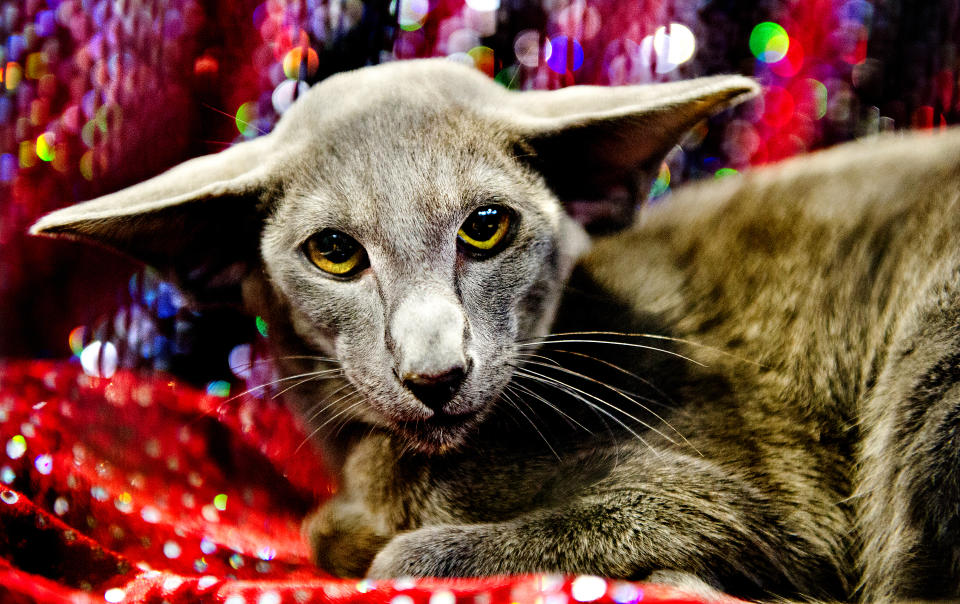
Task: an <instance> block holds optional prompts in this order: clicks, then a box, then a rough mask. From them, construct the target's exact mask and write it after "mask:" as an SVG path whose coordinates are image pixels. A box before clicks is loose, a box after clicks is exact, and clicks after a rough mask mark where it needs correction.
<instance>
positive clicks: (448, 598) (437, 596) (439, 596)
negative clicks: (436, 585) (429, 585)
mask: <svg viewBox="0 0 960 604" xmlns="http://www.w3.org/2000/svg"><path fill="white" fill-rule="evenodd" d="M456 603H457V598H456V596H454V595H453V592H452V591H450V590H448V589H444V590H441V591H438V592H434V594H433V595H432V596H430V604H456Z"/></svg>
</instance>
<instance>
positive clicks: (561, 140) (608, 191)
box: [509, 75, 760, 231]
mask: <svg viewBox="0 0 960 604" xmlns="http://www.w3.org/2000/svg"><path fill="white" fill-rule="evenodd" d="M759 90H760V87H759V85H758V84H757V83H756V82H755V81H754V80H751V79H750V78H746V77H743V76H739V75H722V76H712V77H705V78H698V79H694V80H684V81H680V82H669V83H663V84H647V85H639V86H617V87H602V86H571V87H569V88H562V89H559V90H552V91H537V92H517V93H511V94H510V95H509V98H510V102H511V106H510V110H511V114H512V115H511V117H510V118H509V121H510V124H511V125H510V128H511V130H512V131H513V133H514V135H515V137H516V140H517V143H516V147H515V154H516V155H517V157H518V158H519V159H521V160H522V161H524V162H525V163H527V164H529V165H531V166H533V167H534V168H535V169H536V170H537V171H539V172H540V173H541V174H543V176H544V178H545V179H546V181H547V184H548V186H550V188H551V189H552V190H553V191H554V193H556V195H557V196H558V197H559V198H560V200H561V201H563V202H565V203H568V204H577V205H580V204H578V202H591V203H598V202H599V203H603V204H606V206H607V207H608V209H609V207H610V206H611V204H612V205H613V206H614V208H613V211H612V212H611V211H607V212H601V213H600V215H601V216H604V217H605V218H606V219H607V223H606V224H596V223H594V224H592V225H590V224H588V225H587V226H588V228H590V227H591V226H592V227H593V229H591V230H593V231H599V230H612V229H614V228H618V227H622V226H626V224H623V223H629V221H630V220H632V217H633V215H634V210H635V208H636V206H637V205H638V204H640V203H641V202H643V200H644V199H645V198H646V196H647V194H648V193H649V191H650V187H651V185H652V184H653V181H654V180H655V179H656V177H657V174H658V172H659V170H660V165H661V162H662V161H663V159H664V158H665V157H666V155H667V153H669V151H670V149H672V148H673V147H674V146H675V145H676V144H677V143H678V142H679V141H680V140H681V138H682V137H683V135H684V134H685V133H686V132H687V131H688V130H690V129H691V128H693V127H694V126H695V125H696V124H697V123H698V122H700V121H701V120H703V119H705V118H707V117H709V116H710V115H712V114H714V113H717V112H719V111H721V110H723V109H725V108H727V107H730V106H731V105H734V104H737V103H739V102H742V101H744V100H746V99H749V98H751V97H753V96H754V95H756V94H757V93H758V92H759Z"/></svg>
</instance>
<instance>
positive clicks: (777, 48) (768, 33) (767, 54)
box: [749, 21, 790, 63]
mask: <svg viewBox="0 0 960 604" xmlns="http://www.w3.org/2000/svg"><path fill="white" fill-rule="evenodd" d="M749 44H750V52H752V53H753V56H755V57H756V58H757V60H758V61H763V62H764V63H776V62H777V61H780V60H781V59H783V58H784V57H785V56H787V51H788V50H789V48H790V36H788V35H787V30H785V29H784V28H783V27H782V26H781V25H779V24H777V23H773V22H770V21H764V22H763V23H758V24H757V25H756V26H755V27H754V28H753V31H751V32H750V42H749Z"/></svg>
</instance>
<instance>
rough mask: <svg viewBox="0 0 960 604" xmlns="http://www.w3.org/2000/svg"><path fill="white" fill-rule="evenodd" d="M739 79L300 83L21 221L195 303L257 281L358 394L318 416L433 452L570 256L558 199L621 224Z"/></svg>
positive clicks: (363, 77) (371, 73)
mask: <svg viewBox="0 0 960 604" xmlns="http://www.w3.org/2000/svg"><path fill="white" fill-rule="evenodd" d="M755 91H756V85H755V84H754V83H753V82H752V81H750V80H748V79H746V78H742V77H739V76H719V77H713V78H703V79H700V80H692V81H685V82H675V83H669V84H658V85H649V86H633V87H622V88H600V87H574V88H568V89H564V90H558V91H552V92H522V93H521V92H510V91H507V90H506V89H504V88H502V87H500V86H498V85H497V84H495V83H493V82H492V81H490V80H489V79H487V78H486V77H484V76H483V75H481V74H480V73H479V72H477V71H475V70H472V69H468V68H465V67H463V66H460V65H457V64H454V63H452V62H449V61H445V60H427V61H410V62H404V63H394V64H388V65H383V66H379V67H372V68H367V69H362V70H359V71H355V72H350V73H345V74H341V75H337V76H334V77H331V78H329V79H328V80H326V81H324V82H322V83H321V84H319V85H317V86H315V87H313V89H311V90H310V91H309V92H308V93H306V94H305V95H304V96H303V97H302V98H301V99H299V100H298V101H297V102H296V103H295V104H294V105H293V106H292V107H291V108H290V110H289V111H288V112H287V113H286V114H285V115H284V116H283V118H282V119H281V120H280V122H279V123H278V124H277V126H276V128H275V129H274V131H273V132H272V133H270V134H268V135H265V136H262V137H260V138H257V139H254V140H251V141H248V142H243V143H240V144H237V145H235V146H233V147H231V148H229V149H227V150H225V151H223V152H221V153H218V154H214V155H210V156H205V157H201V158H198V159H194V160H192V161H189V162H186V163H184V164H182V165H180V166H178V167H176V168H174V169H173V170H170V171H169V172H166V173H164V174H161V175H160V176H157V177H155V178H153V179H151V180H149V181H147V182H145V183H142V184H139V185H137V186H134V187H131V188H129V189H126V190H123V191H120V192H118V193H115V194H112V195H108V196H106V197H102V198H100V199H96V200H93V201H89V202H86V203H82V204H78V205H75V206H72V207H69V208H66V209H63V210H60V211H58V212H54V213H53V214H50V215H48V216H46V217H44V218H43V219H41V220H40V221H39V222H37V224H36V225H34V227H33V229H32V232H34V233H42V234H50V235H59V236H66V237H73V238H81V239H92V240H95V241H98V242H100V243H102V244H105V245H107V246H109V247H112V248H115V249H118V250H121V251H123V252H125V253H127V254H130V255H133V256H134V257H136V258H139V259H141V260H143V261H145V262H147V263H150V264H153V265H155V266H158V267H160V268H162V269H164V270H166V272H167V273H168V274H169V275H171V276H172V277H173V278H175V279H176V280H177V281H178V282H179V283H180V284H181V285H182V286H183V287H184V288H185V289H186V290H188V291H189V292H192V293H193V294H194V296H195V297H196V298H198V299H217V298H222V297H223V296H225V295H229V293H230V292H231V291H232V290H233V289H236V288H238V286H239V285H240V284H241V283H244V282H248V281H251V280H256V278H257V277H258V276H261V275H265V276H266V278H265V279H263V283H266V284H268V285H267V288H268V291H267V293H266V294H263V295H249V292H250V291H253V290H254V289H255V288H247V291H248V296H247V299H246V301H245V302H246V304H247V305H248V306H252V307H254V308H256V310H257V311H259V312H264V313H267V314H269V316H270V317H271V318H272V319H273V320H274V322H275V323H276V324H277V327H278V328H280V327H281V326H283V327H285V328H286V329H287V331H288V332H289V334H288V337H285V338H284V337H283V336H282V335H280V334H278V336H277V339H278V340H283V341H285V342H286V344H285V345H284V346H285V347H287V348H288V349H289V348H290V343H291V342H296V343H297V346H298V347H300V348H302V350H301V351H302V352H308V353H311V354H316V355H320V356H327V357H332V358H334V359H336V360H337V361H336V364H338V365H339V367H340V368H341V369H342V371H343V375H345V377H346V378H347V380H348V381H349V384H350V386H352V388H349V389H348V390H346V391H345V392H348V393H353V392H355V393H356V394H354V395H352V396H341V397H339V398H340V399H342V400H341V402H334V403H333V405H332V407H331V408H329V409H327V410H326V412H325V413H324V417H326V416H333V415H334V414H337V413H340V414H342V417H343V418H344V419H345V418H348V417H352V418H356V419H361V420H362V421H365V422H368V423H371V424H374V425H381V426H386V427H388V428H390V429H392V430H395V431H397V432H399V433H401V434H404V435H406V436H407V437H408V438H409V439H410V442H411V443H413V444H414V445H415V446H417V447H418V448H420V449H421V450H424V451H427V452H435V451H440V450H443V449H446V448H449V447H455V446H456V445H458V444H459V443H461V442H463V440H464V438H465V437H466V435H467V434H468V433H469V432H470V430H471V429H472V428H473V427H474V426H475V425H476V423H477V422H479V421H480V420H481V419H482V418H483V417H484V416H485V414H486V413H487V412H488V411H489V409H490V408H491V406H492V405H495V404H496V401H497V399H498V397H499V396H500V393H501V390H502V388H503V387H504V386H505V385H506V384H507V382H508V381H509V380H510V379H511V376H512V373H513V367H512V363H515V362H516V355H515V354H514V350H515V345H516V343H517V342H518V341H521V340H525V339H529V338H533V337H536V336H539V335H543V334H544V333H545V332H546V330H547V329H548V328H549V325H550V323H551V321H552V318H553V314H554V310H555V307H556V304H557V301H558V299H559V296H560V292H561V290H562V287H563V284H564V282H565V280H566V278H567V277H568V275H569V273H570V271H571V269H572V267H573V265H574V264H575V262H576V259H577V257H578V256H579V255H580V254H581V253H582V252H583V251H584V250H585V249H586V247H587V246H588V239H587V236H586V235H585V233H584V231H583V229H582V228H581V226H580V225H579V224H578V223H577V222H576V221H574V220H573V219H572V218H571V217H570V216H569V215H568V213H567V212H566V211H565V203H567V202H573V201H576V202H582V201H590V200H601V199H603V200H607V201H606V202H605V203H609V200H610V199H612V198H619V199H620V203H621V204H623V205H624V206H625V207H626V208H627V211H626V214H625V215H627V216H629V215H631V214H632V208H633V207H634V205H635V204H636V203H637V202H639V201H641V200H642V197H643V193H644V192H645V191H646V190H648V189H649V186H650V183H651V181H652V179H653V178H654V177H655V175H656V173H657V171H658V169H659V166H660V163H661V161H662V159H663V158H664V156H665V154H666V153H667V152H668V151H669V150H670V149H671V148H672V147H673V145H675V144H676V142H677V141H678V139H679V138H680V137H681V135H682V134H683V133H684V132H685V131H686V130H688V129H689V128H690V127H691V126H693V125H694V124H696V123H697V122H698V121H700V120H702V119H703V118H705V117H706V116H708V115H709V114H711V113H714V112H715V111H717V110H719V109H721V108H723V107H725V106H727V105H729V104H731V103H732V102H735V101H737V100H739V99H742V98H744V97H745V96H748V95H750V94H753V93H755ZM258 298H259V299H258ZM271 327H273V325H272V326H271ZM271 337H273V335H271ZM301 351H295V352H301ZM283 352H289V350H287V351H280V353H283ZM325 366H327V365H324V364H323V363H320V362H318V363H317V367H325ZM308 368H309V367H308ZM301 392H317V391H316V390H302V391H301ZM335 398H336V397H335ZM319 402H320V401H307V402H306V404H307V406H309V404H310V403H319ZM320 420H321V421H322V420H323V417H321V418H320Z"/></svg>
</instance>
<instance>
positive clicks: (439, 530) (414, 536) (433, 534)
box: [367, 526, 499, 579]
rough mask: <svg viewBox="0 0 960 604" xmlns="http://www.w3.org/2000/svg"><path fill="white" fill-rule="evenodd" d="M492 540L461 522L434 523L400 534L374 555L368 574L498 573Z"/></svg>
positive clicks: (379, 576)
mask: <svg viewBox="0 0 960 604" xmlns="http://www.w3.org/2000/svg"><path fill="white" fill-rule="evenodd" d="M488 544H489V541H487V540H485V539H484V538H483V537H482V536H479V535H477V531H475V530H471V529H470V528H469V527H461V526H433V527H426V528H421V529H417V530H415V531H411V532H409V533H404V534H402V535H397V536H396V537H394V538H393V539H392V540H390V543H388V544H387V545H386V547H384V548H383V549H382V550H381V551H380V553H379V554H377V556H376V557H375V558H374V559H373V564H372V565H371V566H370V570H369V571H367V577H369V578H371V579H395V578H397V577H476V576H483V575H491V574H497V571H498V570H499V569H498V568H496V567H495V565H496V562H495V561H494V560H486V559H485V558H486V557H485V556H484V553H483V552H484V550H485V549H486V548H485V547H484V546H485V545H488Z"/></svg>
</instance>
